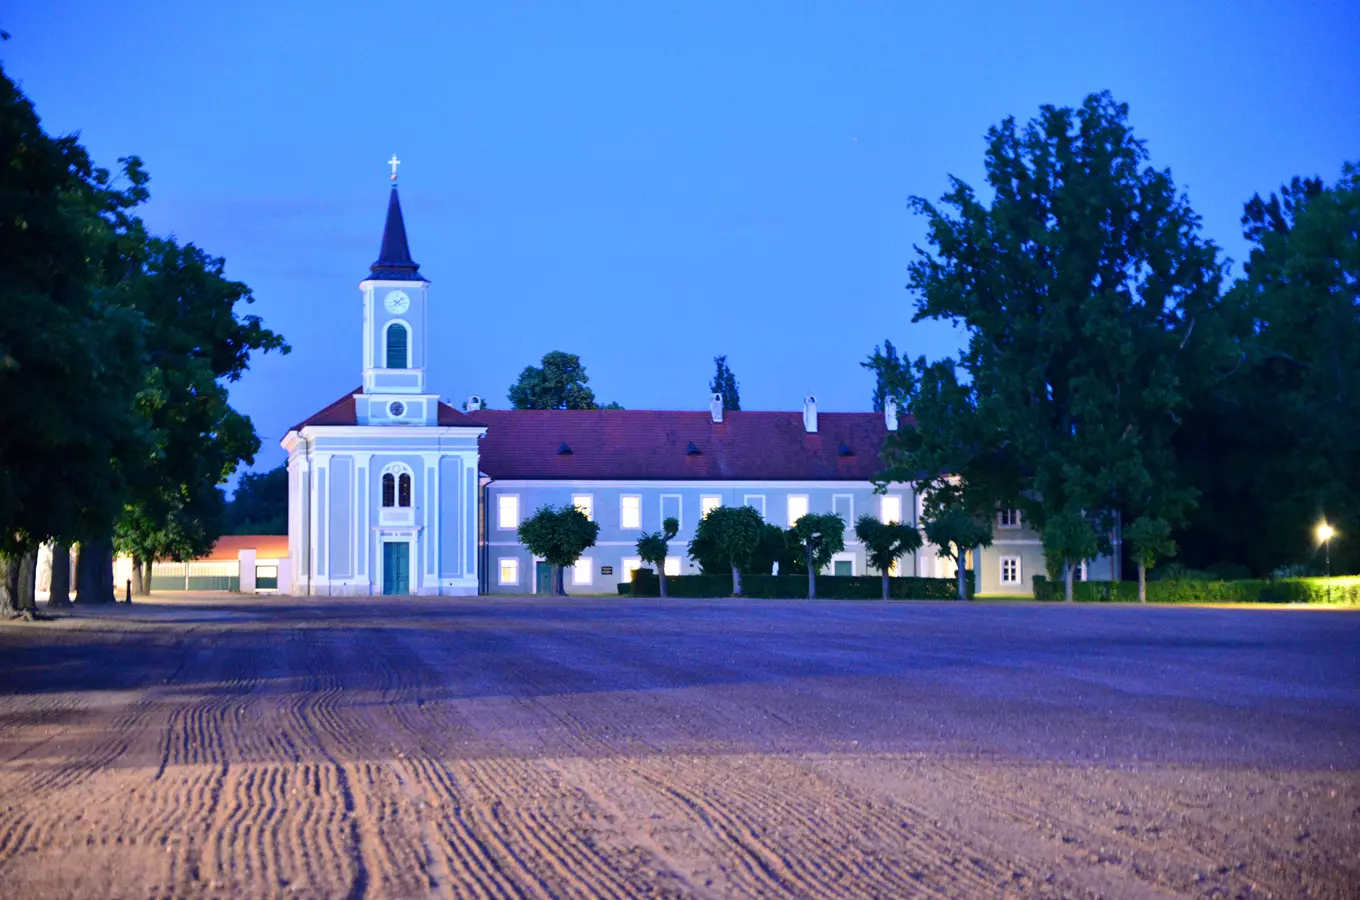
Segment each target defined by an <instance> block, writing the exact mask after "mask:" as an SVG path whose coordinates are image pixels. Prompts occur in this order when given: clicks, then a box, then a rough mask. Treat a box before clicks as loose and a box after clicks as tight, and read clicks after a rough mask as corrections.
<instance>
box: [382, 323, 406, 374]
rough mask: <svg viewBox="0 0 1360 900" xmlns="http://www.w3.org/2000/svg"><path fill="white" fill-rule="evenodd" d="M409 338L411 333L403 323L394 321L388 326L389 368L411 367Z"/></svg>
mask: <svg viewBox="0 0 1360 900" xmlns="http://www.w3.org/2000/svg"><path fill="white" fill-rule="evenodd" d="M409 338H410V334H409V332H407V330H406V326H405V325H403V324H402V323H400V322H393V323H391V324H390V325H388V326H387V368H389V369H409V368H411V364H410V357H409V350H410V347H409V344H410V340H409Z"/></svg>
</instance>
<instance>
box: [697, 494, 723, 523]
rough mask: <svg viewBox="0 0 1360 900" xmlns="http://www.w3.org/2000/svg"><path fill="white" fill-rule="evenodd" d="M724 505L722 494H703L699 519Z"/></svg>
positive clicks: (700, 497) (700, 501)
mask: <svg viewBox="0 0 1360 900" xmlns="http://www.w3.org/2000/svg"><path fill="white" fill-rule="evenodd" d="M722 505H723V502H722V495H721V494H701V495H700V496H699V518H700V519H702V518H703V517H704V516H706V515H708V514H709V513H710V512H712V511H713V510H715V509H718V508H719V507H720V506H722Z"/></svg>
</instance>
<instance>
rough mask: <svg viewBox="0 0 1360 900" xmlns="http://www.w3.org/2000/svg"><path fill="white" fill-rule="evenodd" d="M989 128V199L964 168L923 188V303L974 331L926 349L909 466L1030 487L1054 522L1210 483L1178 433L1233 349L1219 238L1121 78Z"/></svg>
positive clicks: (916, 275)
mask: <svg viewBox="0 0 1360 900" xmlns="http://www.w3.org/2000/svg"><path fill="white" fill-rule="evenodd" d="M987 140H988V148H987V152H986V157H985V168H986V173H987V175H986V178H987V185H988V187H989V189H990V198H989V199H988V200H986V201H984V200H982V199H980V198H979V197H978V196H977V195H976V193H975V192H974V191H973V189H972V188H971V187H969V186H968V185H966V184H965V183H963V182H962V181H960V180H958V179H953V180H952V186H951V189H950V190H949V192H948V193H946V194H945V195H944V197H943V198H942V200H941V203H940V205H936V204H933V203H930V202H929V201H927V200H924V199H921V198H919V197H918V198H913V200H912V206H913V208H914V209H915V210H916V211H917V212H919V213H920V214H922V215H924V216H925V217H926V219H927V229H928V232H927V233H928V242H929V244H930V250H928V251H927V250H919V251H918V256H917V259H916V260H915V261H914V262H913V263H912V265H911V267H910V277H909V284H910V287H911V288H912V289H913V290H914V291H915V292H916V293H917V296H918V302H917V312H916V319H917V320H921V319H941V320H945V321H949V322H952V323H954V324H956V325H958V326H960V327H961V328H962V329H963V331H964V333H965V334H966V336H967V343H966V346H965V347H964V349H963V351H962V352H961V353H960V354H959V356H958V358H957V360H955V359H946V360H941V361H938V362H936V363H933V364H929V365H927V364H926V363H925V362H924V360H921V361H918V362H917V363H916V364H915V366H914V368H915V369H916V372H917V375H918V378H917V380H916V383H915V384H914V385H913V386H912V391H911V394H910V398H909V405H910V411H911V412H912V413H913V414H914V415H915V419H916V422H917V425H918V427H917V428H913V429H907V430H906V431H905V432H899V434H898V436H896V437H895V439H894V440H893V443H892V446H891V448H890V451H889V458H890V470H891V471H892V472H894V473H896V474H898V475H900V476H902V477H903V479H904V480H908V479H910V480H917V481H918V482H919V481H920V479H922V478H923V477H924V478H926V479H927V480H929V479H930V478H933V477H934V476H933V475H932V474H929V473H938V472H951V473H954V474H956V475H958V476H960V478H961V483H962V484H963V485H964V491H963V494H962V497H963V498H964V500H965V502H964V508H963V512H964V513H966V514H968V515H972V516H975V517H979V516H981V515H983V514H984V513H985V514H986V515H988V516H989V515H990V513H991V511H992V510H994V509H995V508H996V506H997V505H998V504H1007V505H1013V506H1016V507H1018V508H1020V509H1022V510H1023V511H1024V512H1025V514H1026V515H1027V517H1028V519H1029V520H1030V521H1032V522H1034V523H1035V524H1036V525H1037V526H1039V527H1040V528H1043V527H1044V526H1045V524H1046V523H1047V522H1048V521H1049V520H1050V519H1053V518H1055V517H1059V516H1062V517H1064V519H1065V520H1066V521H1075V520H1077V519H1085V520H1089V521H1091V522H1092V523H1093V528H1094V529H1095V530H1096V531H1097V533H1098V534H1099V535H1102V536H1104V535H1107V534H1108V533H1110V532H1111V531H1112V529H1113V528H1114V526H1115V522H1116V516H1117V514H1118V513H1120V512H1122V511H1126V510H1130V509H1134V510H1136V511H1137V512H1138V513H1139V514H1155V515H1158V516H1160V517H1162V518H1166V519H1168V520H1174V519H1176V518H1178V517H1180V516H1182V515H1183V514H1184V512H1185V510H1186V509H1187V508H1188V507H1189V505H1190V504H1191V502H1192V500H1193V493H1192V492H1191V491H1189V490H1188V489H1187V488H1186V486H1185V484H1184V482H1183V480H1182V479H1181V477H1180V473H1179V470H1178V467H1177V466H1176V460H1175V456H1174V453H1173V452H1172V444H1171V439H1172V436H1173V435H1174V433H1175V431H1176V428H1177V426H1178V423H1179V421H1180V417H1181V416H1182V414H1183V413H1184V412H1185V410H1186V409H1187V406H1188V399H1187V397H1188V394H1189V393H1191V392H1192V389H1193V388H1194V386H1195V385H1196V384H1197V383H1198V381H1200V380H1202V379H1204V378H1206V377H1209V373H1211V372H1212V371H1213V366H1214V365H1215V364H1216V360H1215V359H1214V358H1213V357H1214V354H1215V353H1217V352H1219V351H1220V350H1221V349H1222V348H1221V344H1219V343H1218V342H1217V341H1216V339H1215V337H1214V335H1215V334H1217V327H1216V323H1215V321H1214V319H1215V313H1216V311H1217V307H1218V303H1219V294H1220V282H1221V280H1222V272H1223V267H1222V264H1221V263H1220V261H1219V258H1218V250H1217V248H1216V247H1215V246H1214V245H1213V244H1212V243H1211V242H1208V241H1206V240H1204V239H1202V238H1201V237H1200V235H1199V219H1198V217H1197V216H1196V215H1195V213H1194V212H1193V210H1192V209H1191V208H1190V205H1189V203H1188V202H1187V201H1186V200H1185V198H1184V197H1183V196H1181V195H1180V194H1178V193H1177V191H1176V186H1175V183H1174V182H1173V181H1172V179H1171V174H1170V172H1168V171H1166V170H1164V169H1156V168H1154V167H1152V166H1151V165H1149V164H1148V159H1149V156H1148V152H1147V149H1146V147H1145V146H1144V144H1143V142H1142V141H1140V140H1138V139H1137V138H1135V137H1134V135H1133V132H1132V130H1131V128H1130V126H1129V123H1128V112H1127V108H1126V107H1125V106H1124V105H1122V104H1119V103H1116V102H1115V101H1114V100H1113V98H1111V97H1110V95H1109V94H1094V95H1091V96H1089V97H1087V98H1086V100H1085V101H1084V102H1083V103H1082V105H1081V106H1080V107H1079V108H1077V109H1070V108H1058V107H1053V106H1045V107H1043V108H1042V109H1041V110H1040V114H1039V115H1038V116H1037V117H1036V118H1035V119H1033V120H1032V121H1031V122H1029V123H1028V124H1027V125H1024V126H1020V125H1018V124H1017V123H1016V121H1015V120H1014V119H1012V118H1007V119H1006V120H1005V121H1003V122H1002V123H1001V124H1000V125H998V126H996V127H993V128H992V129H990V130H989V132H988V137H987ZM921 473H927V475H925V476H923V475H922V474H921ZM920 486H921V485H920V484H919V483H918V487H920ZM1078 543H1080V542H1078ZM1046 551H1048V552H1057V553H1062V554H1069V553H1071V552H1073V551H1072V548H1071V547H1070V546H1068V544H1066V543H1062V544H1051V545H1046ZM1077 561H1078V560H1077V559H1075V558H1072V557H1070V556H1065V557H1064V558H1062V559H1060V560H1053V561H1052V562H1054V563H1058V564H1061V565H1062V566H1065V567H1067V568H1070V567H1071V566H1072V565H1073V564H1074V563H1076V562H1077Z"/></svg>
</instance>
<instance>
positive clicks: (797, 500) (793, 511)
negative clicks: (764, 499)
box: [789, 494, 808, 528]
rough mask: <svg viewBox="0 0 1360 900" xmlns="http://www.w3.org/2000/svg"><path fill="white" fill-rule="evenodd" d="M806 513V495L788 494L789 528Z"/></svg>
mask: <svg viewBox="0 0 1360 900" xmlns="http://www.w3.org/2000/svg"><path fill="white" fill-rule="evenodd" d="M807 512H808V498H807V494H790V495H789V527H790V528H792V527H793V524H794V523H795V522H797V521H798V520H799V519H801V518H802V517H803V516H805V515H807Z"/></svg>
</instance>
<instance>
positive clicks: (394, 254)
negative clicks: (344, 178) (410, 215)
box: [368, 184, 429, 281]
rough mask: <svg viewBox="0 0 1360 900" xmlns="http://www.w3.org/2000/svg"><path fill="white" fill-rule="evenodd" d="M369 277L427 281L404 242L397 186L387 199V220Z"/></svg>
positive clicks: (404, 233) (404, 226)
mask: <svg viewBox="0 0 1360 900" xmlns="http://www.w3.org/2000/svg"><path fill="white" fill-rule="evenodd" d="M368 270H369V272H370V273H371V274H370V275H369V276H368V277H369V278H371V279H380V280H383V281H428V280H429V279H427V278H425V277H424V276H423V275H421V274H420V264H419V263H417V262H416V261H415V260H413V259H411V248H410V247H409V246H408V245H407V243H406V222H405V220H403V219H402V216H401V198H400V197H398V196H397V186H396V185H395V184H394V185H392V195H391V197H389V198H388V201H387V222H386V224H384V225H383V236H382V249H380V250H379V251H378V261H377V262H375V263H373V265H371V266H369V267H368Z"/></svg>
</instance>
